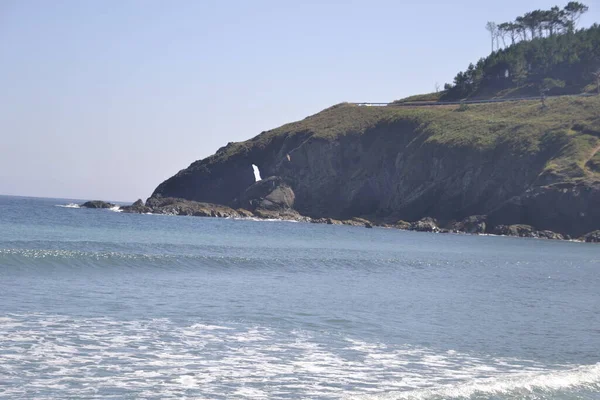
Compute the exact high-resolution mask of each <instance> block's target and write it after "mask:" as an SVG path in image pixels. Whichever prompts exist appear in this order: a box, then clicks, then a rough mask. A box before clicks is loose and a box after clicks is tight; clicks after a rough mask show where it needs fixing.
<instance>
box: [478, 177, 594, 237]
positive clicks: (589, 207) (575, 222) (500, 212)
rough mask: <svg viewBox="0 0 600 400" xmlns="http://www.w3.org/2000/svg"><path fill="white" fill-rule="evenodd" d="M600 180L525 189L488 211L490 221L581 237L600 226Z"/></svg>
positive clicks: (494, 223)
mask: <svg viewBox="0 0 600 400" xmlns="http://www.w3.org/2000/svg"><path fill="white" fill-rule="evenodd" d="M596 204H600V182H597V183H560V184H553V185H548V186H542V187H537V188H533V189H531V190H527V191H525V192H524V193H523V194H521V195H519V196H516V197H513V198H511V199H510V200H508V201H507V202H505V203H504V204H503V205H502V206H501V207H499V208H497V209H496V210H494V211H493V212H491V213H490V215H489V223H490V224H491V225H499V224H504V225H510V224H527V225H532V226H535V227H536V228H538V229H543V230H552V231H555V232H561V233H565V234H569V235H572V236H575V237H579V236H581V235H583V234H585V233H586V232H590V231H593V230H595V229H597V228H598V226H600V207H596V206H594V205H596Z"/></svg>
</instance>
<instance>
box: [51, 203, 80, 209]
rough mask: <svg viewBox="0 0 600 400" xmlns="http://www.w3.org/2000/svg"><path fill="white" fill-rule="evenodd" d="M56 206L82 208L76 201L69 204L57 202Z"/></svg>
mask: <svg viewBox="0 0 600 400" xmlns="http://www.w3.org/2000/svg"><path fill="white" fill-rule="evenodd" d="M56 207H62V208H81V207H80V206H79V204H75V203H69V204H57V205H56Z"/></svg>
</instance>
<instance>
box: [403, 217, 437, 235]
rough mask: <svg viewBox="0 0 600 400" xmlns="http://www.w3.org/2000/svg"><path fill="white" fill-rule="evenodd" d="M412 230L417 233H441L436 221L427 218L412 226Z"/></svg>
mask: <svg viewBox="0 0 600 400" xmlns="http://www.w3.org/2000/svg"><path fill="white" fill-rule="evenodd" d="M410 230H412V231H417V232H439V230H440V228H439V227H438V225H437V221H436V220H435V219H433V218H431V217H425V218H422V219H420V220H418V221H416V222H413V223H412V224H410Z"/></svg>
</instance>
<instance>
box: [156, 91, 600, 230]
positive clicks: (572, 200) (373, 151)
mask: <svg viewBox="0 0 600 400" xmlns="http://www.w3.org/2000/svg"><path fill="white" fill-rule="evenodd" d="M599 150H600V97H593V98H576V97H572V98H560V99H554V100H551V101H549V102H548V108H547V109H543V110H542V109H540V106H539V103H536V102H515V103H500V104H486V105H477V106H470V107H469V108H468V109H467V110H464V108H457V107H456V106H439V107H419V108H408V107H405V108H404V107H403V108H401V107H358V106H354V105H349V104H341V105H338V106H334V107H331V108H329V109H326V110H324V111H322V112H320V113H318V114H316V115H313V116H311V117H308V118H306V119H304V120H302V121H298V122H295V123H291V124H287V125H284V126H282V127H280V128H277V129H274V130H271V131H268V132H263V133H261V134H260V135H258V136H256V137H254V138H253V139H250V140H248V141H245V142H239V143H229V144H228V145H227V146H225V147H223V148H221V149H219V150H218V151H217V153H216V154H214V155H212V156H210V157H207V158H205V159H203V160H199V161H196V162H194V163H192V164H191V165H190V166H189V167H188V168H186V169H184V170H181V171H180V172H178V173H177V174H176V175H175V176H173V177H171V178H169V179H167V180H166V181H164V182H163V183H161V184H160V185H159V186H158V187H157V188H156V190H155V191H154V193H153V194H152V196H151V198H150V199H149V200H152V199H157V198H160V197H174V198H183V199H187V200H194V201H199V202H207V203H216V204H222V205H227V206H231V207H240V208H248V209H250V208H252V206H253V204H250V203H251V202H252V201H254V202H256V199H249V198H248V192H256V190H255V189H252V188H251V189H250V190H249V188H250V187H251V186H252V185H253V184H254V181H255V180H254V174H253V170H252V167H251V166H252V164H254V165H257V166H258V167H259V169H260V171H261V174H262V176H263V177H264V178H267V177H275V178H273V179H272V181H273V182H278V185H280V186H281V185H283V187H285V188H286V189H285V190H286V191H287V190H288V188H289V189H291V195H290V194H289V193H288V194H286V196H288V197H290V196H291V198H292V200H293V203H292V204H293V208H294V209H295V210H297V211H298V212H299V213H300V214H302V215H306V216H310V217H313V218H323V217H330V218H336V219H348V218H351V217H367V218H370V219H372V220H379V221H386V222H389V223H393V222H395V221H398V220H407V221H416V220H419V219H421V218H423V217H427V216H430V217H434V218H437V219H439V220H441V221H445V222H450V221H453V220H461V219H463V218H465V217H468V216H471V215H487V216H488V224H487V226H488V227H489V229H492V228H493V227H494V226H498V225H510V224H528V225H533V226H534V227H536V228H537V229H540V230H542V229H547V230H552V231H556V232H560V233H563V234H568V235H571V236H575V237H578V236H580V235H582V234H585V233H587V232H591V231H594V230H597V229H599V228H600V208H599V205H600V151H599ZM263 186H264V184H263ZM286 193H287V192H286ZM265 195H268V193H267V194H265ZM259 200H260V199H259ZM246 203H248V204H246ZM286 204H287V203H286Z"/></svg>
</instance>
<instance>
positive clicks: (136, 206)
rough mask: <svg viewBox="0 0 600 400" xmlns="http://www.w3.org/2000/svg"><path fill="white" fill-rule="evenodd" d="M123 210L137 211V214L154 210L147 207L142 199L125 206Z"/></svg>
mask: <svg viewBox="0 0 600 400" xmlns="http://www.w3.org/2000/svg"><path fill="white" fill-rule="evenodd" d="M121 210H122V211H123V212H125V213H137V214H146V213H150V212H152V209H151V208H150V207H146V205H145V204H144V202H143V201H142V200H141V199H138V200H136V201H135V203H133V204H132V205H130V206H123V207H121Z"/></svg>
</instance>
